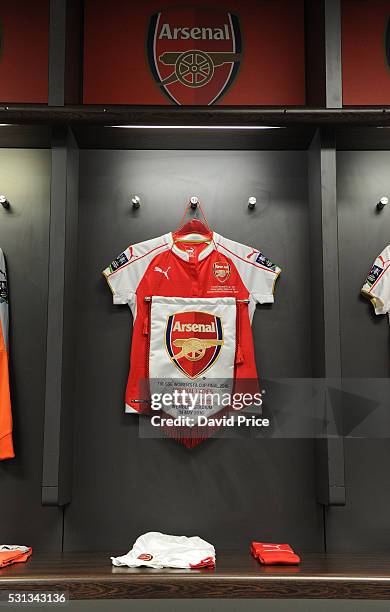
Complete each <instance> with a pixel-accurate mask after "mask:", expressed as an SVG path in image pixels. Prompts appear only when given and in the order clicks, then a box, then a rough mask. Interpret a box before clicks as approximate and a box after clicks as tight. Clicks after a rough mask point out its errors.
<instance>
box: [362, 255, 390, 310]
mask: <svg viewBox="0 0 390 612" xmlns="http://www.w3.org/2000/svg"><path fill="white" fill-rule="evenodd" d="M362 293H363V295H365V296H366V297H368V298H369V299H370V300H371V302H372V305H373V306H374V309H375V314H377V315H380V314H388V315H389V321H390V246H387V247H386V248H385V249H383V251H382V253H381V254H380V255H378V257H377V258H376V260H375V261H374V263H373V264H372V267H371V270H370V272H369V274H368V276H367V278H366V280H365V282H364V285H363V287H362Z"/></svg>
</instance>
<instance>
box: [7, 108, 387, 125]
mask: <svg viewBox="0 0 390 612" xmlns="http://www.w3.org/2000/svg"><path fill="white" fill-rule="evenodd" d="M0 123H27V124H29V123H32V124H34V123H49V124H55V123H60V124H63V123H70V124H83V123H91V124H100V125H119V124H131V125H136V124H141V125H143V124H148V125H149V124H154V125H160V124H161V125H164V124H166V125H241V126H245V125H276V126H278V125H280V126H286V125H287V126H289V125H293V124H309V125H360V126H376V125H378V126H390V107H388V108H366V107H364V108H361V107H358V108H334V109H324V108H306V107H305V108H287V109H286V108H264V107H253V106H249V107H239V108H238V107H230V106H224V107H218V108H215V107H210V106H180V107H178V106H86V105H84V106H46V105H40V106H17V105H6V104H2V105H0Z"/></svg>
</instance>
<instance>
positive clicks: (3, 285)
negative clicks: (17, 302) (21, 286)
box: [0, 280, 8, 303]
mask: <svg viewBox="0 0 390 612" xmlns="http://www.w3.org/2000/svg"><path fill="white" fill-rule="evenodd" d="M1 302H7V303H8V285H7V281H3V280H0V303H1Z"/></svg>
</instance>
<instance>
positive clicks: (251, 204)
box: [248, 196, 257, 210]
mask: <svg viewBox="0 0 390 612" xmlns="http://www.w3.org/2000/svg"><path fill="white" fill-rule="evenodd" d="M256 202H257V200H256V198H255V196H250V197H249V198H248V208H249V209H250V210H253V209H254V208H255V206H256Z"/></svg>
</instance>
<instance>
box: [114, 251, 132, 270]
mask: <svg viewBox="0 0 390 612" xmlns="http://www.w3.org/2000/svg"><path fill="white" fill-rule="evenodd" d="M128 261H129V258H128V257H127V255H126V253H121V254H120V255H118V257H117V258H116V259H114V261H113V262H111V264H110V271H111V272H115V271H116V270H118V269H119V268H121V267H122V266H124V265H125V264H126V263H127V262H128Z"/></svg>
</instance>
